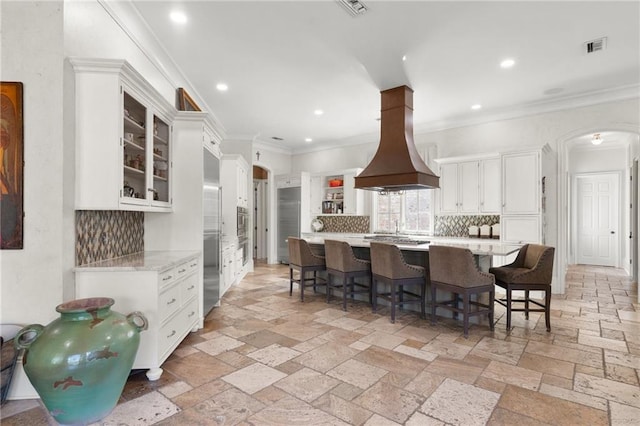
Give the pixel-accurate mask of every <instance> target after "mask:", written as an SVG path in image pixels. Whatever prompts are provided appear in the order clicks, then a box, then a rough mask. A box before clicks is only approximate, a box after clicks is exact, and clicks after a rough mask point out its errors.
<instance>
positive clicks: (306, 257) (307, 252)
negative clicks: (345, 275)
mask: <svg viewBox="0 0 640 426" xmlns="http://www.w3.org/2000/svg"><path fill="white" fill-rule="evenodd" d="M287 240H288V244H289V263H290V264H292V265H296V266H313V265H323V264H324V261H325V260H324V257H322V256H317V255H315V254H313V252H312V251H311V247H309V243H307V242H306V241H305V240H303V239H301V238H296V237H287Z"/></svg>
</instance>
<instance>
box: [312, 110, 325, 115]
mask: <svg viewBox="0 0 640 426" xmlns="http://www.w3.org/2000/svg"><path fill="white" fill-rule="evenodd" d="M313 113H314V114H315V115H322V114H324V111H323V110H321V109H317V110H315V111H313Z"/></svg>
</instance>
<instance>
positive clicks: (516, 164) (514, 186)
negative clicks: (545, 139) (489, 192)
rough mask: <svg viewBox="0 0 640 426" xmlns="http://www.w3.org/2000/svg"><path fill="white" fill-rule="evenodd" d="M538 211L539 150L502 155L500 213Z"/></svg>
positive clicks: (529, 212) (532, 212)
mask: <svg viewBox="0 0 640 426" xmlns="http://www.w3.org/2000/svg"><path fill="white" fill-rule="evenodd" d="M538 213H540V152H539V151H527V152H519V153H510V154H504V155H503V156H502V214H538Z"/></svg>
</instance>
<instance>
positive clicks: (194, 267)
mask: <svg viewBox="0 0 640 426" xmlns="http://www.w3.org/2000/svg"><path fill="white" fill-rule="evenodd" d="M198 263H199V262H198V259H191V260H190V261H188V262H187V264H188V266H189V271H190V272H191V271H195V270H197V269H198Z"/></svg>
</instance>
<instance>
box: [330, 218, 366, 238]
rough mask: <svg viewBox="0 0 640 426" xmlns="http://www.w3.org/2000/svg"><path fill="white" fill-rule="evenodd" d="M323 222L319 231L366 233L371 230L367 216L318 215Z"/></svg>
mask: <svg viewBox="0 0 640 426" xmlns="http://www.w3.org/2000/svg"><path fill="white" fill-rule="evenodd" d="M318 219H319V220H320V221H321V222H322V223H323V225H324V226H323V228H322V231H320V232H346V233H352V234H367V233H369V232H371V221H370V219H369V216H351V215H344V216H318Z"/></svg>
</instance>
